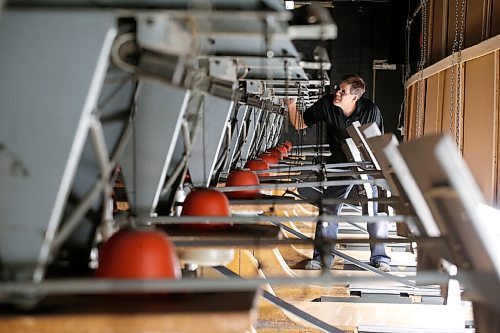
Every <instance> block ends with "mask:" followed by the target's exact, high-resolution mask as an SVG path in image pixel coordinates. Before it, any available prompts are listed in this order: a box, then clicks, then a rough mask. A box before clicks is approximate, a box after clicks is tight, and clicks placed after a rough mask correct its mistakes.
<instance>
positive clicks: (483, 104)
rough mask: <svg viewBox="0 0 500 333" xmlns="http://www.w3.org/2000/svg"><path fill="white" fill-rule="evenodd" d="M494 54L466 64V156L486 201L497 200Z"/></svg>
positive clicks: (464, 135)
mask: <svg viewBox="0 0 500 333" xmlns="http://www.w3.org/2000/svg"><path fill="white" fill-rule="evenodd" d="M494 64H495V57H494V54H492V53H490V54H488V55H485V56H482V57H480V58H477V59H474V60H471V61H469V62H467V63H466V64H465V77H466V80H465V85H464V110H465V112H464V124H463V125H464V127H463V129H464V130H463V131H464V132H463V139H464V145H463V157H464V159H465V161H466V162H467V164H468V165H469V168H470V170H471V172H472V174H473V175H474V178H475V179H476V182H477V183H478V185H479V188H480V189H481V191H482V192H483V195H484V196H485V198H486V200H488V201H492V200H493V199H494V194H495V191H496V189H495V187H496V184H495V183H496V182H494V180H496V177H495V174H496V172H497V166H496V152H497V147H496V131H497V125H496V113H497V110H495V108H494V105H495V97H496V96H495V95H496V94H495V76H496V74H495V73H494V71H492V68H494Z"/></svg>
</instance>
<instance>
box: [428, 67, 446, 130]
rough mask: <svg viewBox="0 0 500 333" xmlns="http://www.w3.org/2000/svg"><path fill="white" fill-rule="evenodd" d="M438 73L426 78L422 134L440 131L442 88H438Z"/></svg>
mask: <svg viewBox="0 0 500 333" xmlns="http://www.w3.org/2000/svg"><path fill="white" fill-rule="evenodd" d="M439 75H440V74H439V73H438V74H435V75H433V76H431V77H429V78H428V79H427V89H426V90H427V92H426V94H425V121H424V135H429V134H434V133H439V132H441V111H442V102H441V95H442V90H441V89H439V85H440V80H439Z"/></svg>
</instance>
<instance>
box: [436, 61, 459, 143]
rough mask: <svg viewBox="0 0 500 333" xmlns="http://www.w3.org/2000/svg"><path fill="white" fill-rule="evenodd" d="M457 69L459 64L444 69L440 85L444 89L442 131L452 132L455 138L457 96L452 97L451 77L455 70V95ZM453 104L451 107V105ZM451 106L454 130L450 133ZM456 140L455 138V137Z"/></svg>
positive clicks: (455, 89) (454, 89) (454, 93)
mask: <svg viewBox="0 0 500 333" xmlns="http://www.w3.org/2000/svg"><path fill="white" fill-rule="evenodd" d="M457 70H458V66H453V67H450V68H447V69H446V70H445V71H444V74H443V75H442V77H443V83H442V85H441V86H440V88H441V89H442V95H441V96H443V98H442V100H441V109H442V118H441V133H446V134H450V135H451V136H452V137H453V138H455V132H456V131H455V113H456V98H455V97H454V98H451V94H452V92H451V88H452V84H451V77H452V72H453V96H456V93H457ZM450 104H451V107H450ZM450 108H451V112H452V118H453V119H452V120H451V128H452V131H451V133H450ZM453 141H455V139H453Z"/></svg>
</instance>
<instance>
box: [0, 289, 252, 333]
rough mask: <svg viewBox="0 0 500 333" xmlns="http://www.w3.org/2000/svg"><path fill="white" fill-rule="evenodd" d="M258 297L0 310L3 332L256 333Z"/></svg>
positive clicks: (82, 301)
mask: <svg viewBox="0 0 500 333" xmlns="http://www.w3.org/2000/svg"><path fill="white" fill-rule="evenodd" d="M256 297H257V293H256V292H255V291H250V292H226V293H192V294H190V293H183V294H171V295H142V296H135V295H99V296H88V295H86V296H85V295H79V296H53V297H47V298H46V299H44V300H43V302H42V303H40V304H39V306H38V307H37V308H36V309H35V310H33V311H30V312H22V311H16V310H14V309H12V308H11V307H7V306H2V307H0V313H1V314H0V332H16V333H22V332H26V333H45V332H47V333H58V332H59V333H66V332H67V333H79V332H82V333H83V332H85V333H110V332H111V333H113V332H116V333H129V332H130V333H132V332H133V333H146V332H147V333H156V332H158V333H160V332H162V333H164V332H214V333H216V332H251V330H252V328H251V327H252V324H253V322H254V319H255V317H256V310H255V306H254V303H255V302H256Z"/></svg>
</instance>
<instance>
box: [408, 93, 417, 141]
mask: <svg viewBox="0 0 500 333" xmlns="http://www.w3.org/2000/svg"><path fill="white" fill-rule="evenodd" d="M416 86H417V84H414V85H412V86H410V87H409V88H408V96H407V101H408V103H407V108H408V112H407V114H406V115H407V116H408V119H406V129H407V130H406V141H409V140H413V139H414V138H415V132H416V126H415V120H416V112H415V111H416V109H417V103H416V101H417V96H416V91H417V90H416Z"/></svg>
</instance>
